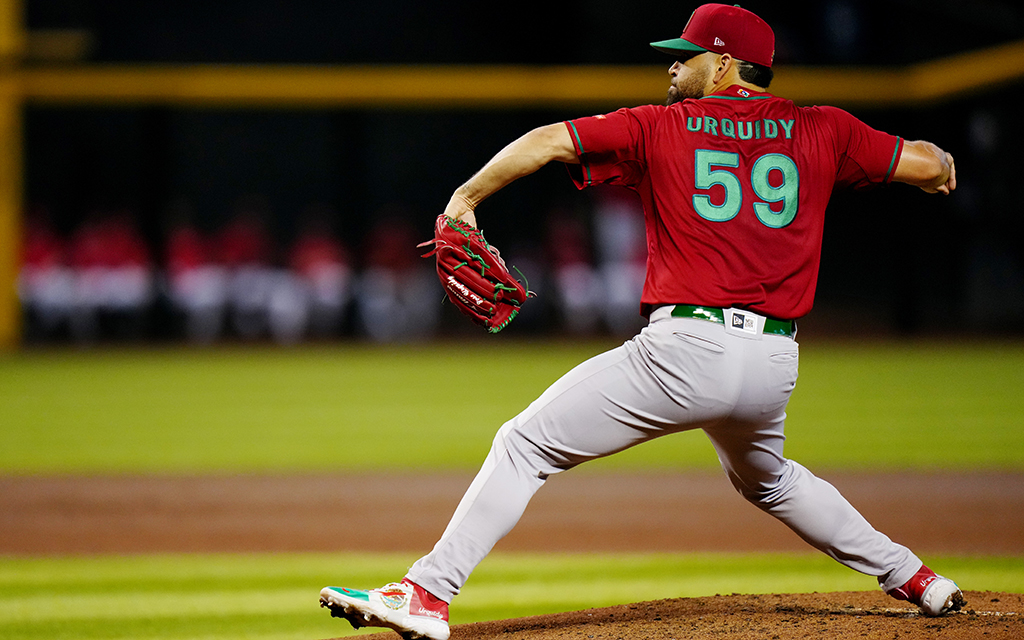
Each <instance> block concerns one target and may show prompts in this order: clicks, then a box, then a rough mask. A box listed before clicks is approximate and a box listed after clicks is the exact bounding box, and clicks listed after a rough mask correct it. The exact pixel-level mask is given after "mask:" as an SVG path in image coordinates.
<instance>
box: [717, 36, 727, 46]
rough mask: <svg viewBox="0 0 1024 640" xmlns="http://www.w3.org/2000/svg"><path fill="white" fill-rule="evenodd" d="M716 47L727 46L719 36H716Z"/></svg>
mask: <svg viewBox="0 0 1024 640" xmlns="http://www.w3.org/2000/svg"><path fill="white" fill-rule="evenodd" d="M715 46H716V47H724V46H725V42H723V41H722V39H721V38H719V37H718V36H715Z"/></svg>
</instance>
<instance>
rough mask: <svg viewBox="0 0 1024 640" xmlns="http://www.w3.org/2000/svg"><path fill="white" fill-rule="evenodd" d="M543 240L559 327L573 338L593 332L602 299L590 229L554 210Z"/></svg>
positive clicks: (565, 213)
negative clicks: (553, 285)
mask: <svg viewBox="0 0 1024 640" xmlns="http://www.w3.org/2000/svg"><path fill="white" fill-rule="evenodd" d="M546 240H547V245H548V249H547V253H548V263H549V265H550V268H551V272H552V280H553V281H554V284H555V297H556V302H555V304H556V305H557V306H558V315H559V319H560V321H561V323H562V326H563V327H565V329H566V331H568V332H569V333H571V334H574V335H582V334H589V333H594V332H595V331H596V330H597V328H598V325H599V323H600V319H601V313H602V312H601V309H600V307H601V306H602V305H603V304H604V299H603V295H602V291H601V282H600V280H599V279H598V276H597V271H596V270H595V269H594V265H593V261H592V256H591V250H590V230H589V229H588V228H587V225H586V224H584V222H583V220H581V219H580V218H579V216H576V215H574V214H573V213H572V212H571V211H567V210H565V209H562V208H557V209H555V210H553V211H552V212H551V214H550V215H549V216H548V220H547V238H546ZM633 312H634V314H635V313H636V305H635V304H634V305H633Z"/></svg>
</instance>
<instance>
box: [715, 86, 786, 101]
mask: <svg viewBox="0 0 1024 640" xmlns="http://www.w3.org/2000/svg"><path fill="white" fill-rule="evenodd" d="M771 97H773V96H772V95H771V94H770V93H767V92H764V91H755V90H753V89H748V88H746V87H744V86H743V85H739V84H732V85H729V86H728V87H726V88H724V89H722V90H721V91H716V92H715V93H712V94H709V95H706V96H704V97H703V98H701V100H707V99H708V98H719V99H723V100H763V99H765V98H771Z"/></svg>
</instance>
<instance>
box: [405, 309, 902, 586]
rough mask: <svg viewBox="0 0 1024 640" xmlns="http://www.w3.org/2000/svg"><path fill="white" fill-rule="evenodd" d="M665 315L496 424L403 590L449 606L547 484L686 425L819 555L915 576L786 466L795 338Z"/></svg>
mask: <svg viewBox="0 0 1024 640" xmlns="http://www.w3.org/2000/svg"><path fill="white" fill-rule="evenodd" d="M670 309H671V308H661V309H657V310H656V311H655V312H654V313H653V314H652V315H651V322H650V324H649V325H648V326H647V327H645V328H644V329H643V331H641V332H640V334H639V335H637V336H636V337H634V338H633V339H632V340H630V341H628V342H626V343H625V344H623V345H622V346H620V347H618V348H615V349H612V350H611V351H608V352H606V353H603V354H601V355H598V356H595V357H594V358H591V359H590V360H587V361H586V362H583V363H582V364H580V365H579V366H577V367H576V368H574V369H573V370H572V371H570V372H568V373H567V374H566V375H564V376H563V377H562V378H560V379H559V380H558V381H556V382H555V383H554V384H553V385H552V386H551V387H549V388H548V389H547V390H546V391H545V392H544V393H543V394H541V396H540V397H539V398H537V400H535V401H534V402H533V403H531V404H530V406H528V407H527V408H526V410H525V411H523V412H522V413H520V414H519V415H517V416H516V417H515V418H513V419H512V420H510V421H508V422H506V423H505V424H504V425H503V426H502V427H501V429H500V430H499V431H498V434H497V435H496V436H495V438H494V443H493V445H492V447H491V451H490V453H489V454H488V456H487V458H486V460H485V461H484V464H483V466H482V467H481V469H480V471H479V473H478V474H477V476H476V478H475V479H474V480H473V483H472V484H471V485H470V487H469V489H468V490H467V492H466V494H465V496H464V497H463V498H462V501H461V502H460V504H459V506H458V508H457V509H456V510H455V514H454V515H453V516H452V519H451V522H450V523H449V524H448V527H447V528H446V529H445V531H444V534H443V535H442V537H441V539H440V540H439V541H438V542H437V544H436V545H435V546H434V549H433V550H432V551H431V552H430V553H429V554H428V555H426V556H424V557H423V558H421V559H420V560H419V561H417V562H416V564H415V565H413V567H412V568H411V569H410V570H409V573H408V576H407V577H408V578H409V579H410V580H412V581H413V582H416V583H417V584H419V585H420V586H422V587H423V588H424V589H426V590H427V591H429V592H431V593H432V594H434V595H435V596H437V597H439V598H441V599H443V600H445V601H448V602H451V600H452V598H454V596H456V595H458V593H459V590H460V589H461V588H462V586H463V584H465V582H466V580H467V579H468V578H469V575H470V573H471V572H472V571H473V569H475V568H476V566H477V565H478V564H479V563H480V562H481V561H482V560H483V559H484V557H485V556H486V555H487V554H488V553H489V552H490V551H491V548H492V547H493V546H494V545H495V544H496V543H497V542H498V540H500V539H501V538H503V537H504V536H505V535H506V534H508V532H509V531H511V530H512V528H513V527H514V526H515V524H516V523H517V522H518V521H519V518H520V517H521V516H522V514H523V512H524V511H525V509H526V505H527V503H528V502H529V501H530V498H532V497H533V494H534V493H535V492H536V491H537V490H538V489H540V487H541V486H542V485H543V484H544V482H545V481H546V480H547V478H548V477H549V476H551V475H553V474H556V473H559V472H561V471H565V470H567V469H571V468H572V467H574V466H576V465H578V464H580V463H582V462H586V461H588V460H593V459H595V458H600V457H603V456H607V455H611V454H613V453H616V452H618V451H622V450H624V449H627V448H629V447H632V446H633V445H636V444H640V443H641V442H645V441H648V440H651V439H652V438H657V437H660V436H664V435H668V434H671V433H676V432H680V431H686V430H689V429H703V430H704V432H705V433H706V434H707V436H708V438H709V439H710V440H711V442H712V444H713V445H714V447H715V450H716V451H717V453H718V458H719V461H720V462H721V464H722V467H723V469H725V472H726V474H727V475H728V477H729V479H730V480H731V481H732V484H733V486H734V487H735V488H736V490H737V491H739V492H740V494H741V495H743V497H745V498H746V499H747V500H749V501H750V502H752V503H753V504H755V505H756V506H758V507H759V508H760V509H762V510H763V511H765V512H767V513H769V514H771V515H773V516H775V517H776V518H778V519H779V520H780V521H782V522H783V523H785V524H786V525H787V526H789V527H790V528H791V529H792V530H793V531H794V532H796V534H797V535H799V536H800V537H801V538H803V539H804V540H805V541H807V542H808V543H809V544H810V545H811V546H813V547H815V548H816V549H819V550H821V551H823V552H824V553H826V554H828V555H829V556H831V557H832V558H834V559H835V560H837V561H839V562H841V563H842V564H844V565H846V566H848V567H850V568H851V569H854V570H856V571H860V572H861V573H865V574H868V575H872V576H876V577H877V578H878V582H879V584H880V585H881V587H882V588H883V589H884V590H886V591H888V590H890V589H893V588H896V587H899V586H902V585H903V584H904V583H905V582H906V581H907V580H909V579H910V578H911V577H912V576H913V575H914V573H916V572H917V570H918V569H920V568H921V561H920V560H919V559H918V558H917V557H916V556H915V555H914V554H913V553H911V552H910V550H909V549H907V548H906V547H904V546H901V545H898V544H896V543H894V542H892V541H891V540H890V539H889V538H888V537H886V536H885V535H883V534H882V533H880V532H878V531H876V530H875V529H874V528H873V527H872V526H871V525H870V524H869V523H868V522H867V520H865V519H864V517H863V516H861V515H860V513H858V512H857V510H856V509H854V507H853V506H852V505H850V503H849V502H847V500H846V499H845V498H843V496H842V495H840V493H839V492H838V491H837V490H836V489H835V488H834V487H833V486H832V485H831V484H829V483H827V482H825V481H824V480H821V479H820V478H817V477H815V476H814V475H813V474H812V473H811V472H810V471H808V470H807V469H805V468H804V467H802V466H801V465H799V464H797V463H796V462H793V461H792V460H787V459H786V458H785V457H783V454H782V449H783V441H784V440H785V435H784V424H785V418H786V412H785V409H786V404H787V402H788V401H789V397H790V394H791V393H792V392H793V389H794V387H795V385H796V378H797V364H798V360H799V347H798V345H797V343H796V341H795V340H793V339H791V338H789V337H785V336H776V335H762V334H760V333H757V334H755V335H751V334H747V333H744V332H741V331H739V330H735V329H732V328H727V327H726V326H724V325H721V324H715V323H713V322H708V321H706V320H700V319H692V318H676V317H673V316H672V315H671V311H670Z"/></svg>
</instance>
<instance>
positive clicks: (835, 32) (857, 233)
mask: <svg viewBox="0 0 1024 640" xmlns="http://www.w3.org/2000/svg"><path fill="white" fill-rule="evenodd" d="M695 6H696V3H691V4H686V3H678V2H664V1H660V0H656V1H644V2H638V3H631V4H630V5H629V6H628V7H627V6H626V5H625V4H623V3H621V2H608V1H607V0H589V1H587V2H578V1H565V2H558V3H551V2H546V3H541V2H533V1H526V2H517V3H505V4H501V5H490V4H489V3H480V2H446V3H420V2H414V1H411V0H378V1H376V2H372V3H365V2H350V1H346V0H334V1H331V2H327V1H325V0H289V1H287V2H285V1H283V0H245V1H244V2H241V1H238V0H220V1H218V2H200V1H197V0H178V1H176V2H135V1H129V0H20V1H12V0H5V1H4V2H2V3H0V10H2V12H3V18H4V20H5V24H4V25H3V26H2V30H3V31H2V33H0V40H2V41H3V43H5V44H4V46H3V48H2V53H3V61H2V65H0V88H2V89H3V90H2V91H0V99H2V100H3V109H4V111H3V113H4V114H5V115H4V120H3V122H4V126H5V127H6V129H5V131H6V133H5V134H4V135H5V145H6V146H7V149H5V150H4V151H3V153H4V155H5V158H4V163H5V164H4V166H7V167H8V168H7V169H6V170H5V171H4V174H5V177H6V178H8V180H10V179H13V180H14V181H15V182H16V183H20V187H19V184H14V185H11V184H8V185H6V186H4V188H5V189H7V190H8V192H9V194H8V196H7V197H8V199H9V200H10V199H11V198H13V199H14V203H13V204H12V205H10V206H9V207H8V208H12V207H13V208H14V209H16V211H7V212H6V213H5V215H6V216H7V217H8V218H10V220H7V221H6V222H5V227H4V228H5V229H9V230H10V231H7V232H4V233H3V235H4V237H3V240H4V244H7V245H8V247H9V249H8V252H9V253H11V255H12V256H13V258H12V259H14V260H16V261H17V263H18V265H17V268H16V269H15V270H14V271H15V273H14V274H13V275H12V276H10V277H7V278H6V280H9V281H10V282H4V283H3V284H2V286H3V287H4V288H5V290H10V289H9V288H8V285H15V286H16V287H17V296H16V297H17V305H16V312H15V314H14V317H13V319H11V320H9V321H5V324H6V325H7V333H9V334H10V338H9V339H7V340H6V342H7V343H10V344H25V345H54V344H56V345H68V344H97V343H125V342H147V343H148V342H191V343H196V344H214V343H223V342H239V341H252V342H275V343H281V344H295V343H303V342H309V341H316V340H338V339H351V338H355V339H365V340H371V341H376V342H396V341H409V340H425V339H430V338H433V337H438V336H450V335H464V334H470V333H476V332H478V329H476V328H475V327H472V326H471V325H469V323H468V322H466V321H465V320H464V319H462V318H461V317H459V316H458V314H457V312H455V311H454V310H453V309H452V307H451V305H442V304H441V295H442V294H441V289H440V287H439V286H438V285H437V282H436V279H435V277H434V275H433V270H432V262H430V261H427V260H422V259H420V258H419V251H418V250H417V249H416V247H415V245H416V243H418V242H420V241H423V240H426V239H428V238H430V237H431V236H432V224H433V219H434V217H435V216H436V215H437V214H438V213H440V212H441V211H442V209H443V207H444V205H445V204H446V203H447V200H448V197H449V195H450V193H451V192H452V190H453V189H454V188H455V187H457V186H458V185H459V184H461V182H463V181H464V180H465V179H466V178H467V177H468V176H469V175H471V174H472V173H473V172H474V171H475V170H476V169H478V168H479V167H480V166H481V165H482V164H483V163H484V162H486V160H487V159H489V158H490V157H491V156H492V155H493V154H494V153H495V152H497V151H498V150H499V149H500V148H501V147H502V146H504V145H505V144H506V143H508V142H509V141H511V140H512V139H514V138H515V137H517V136H519V135H520V134H522V133H524V132H525V131H527V130H528V129H530V128H532V127H535V126H539V125H542V124H548V123H550V122H555V121H559V120H565V119H570V118H574V117H579V116H584V115H591V114H593V113H599V112H604V111H610V110H613V109H615V108H619V107H627V106H635V105H637V104H642V103H661V102H662V101H663V99H664V95H665V89H666V88H667V80H668V77H667V75H666V73H665V71H666V70H667V68H668V66H669V63H670V62H671V61H670V60H669V59H668V58H667V57H664V56H662V55H661V54H658V53H657V52H655V51H654V50H653V49H651V48H650V47H649V46H648V45H647V43H648V42H650V41H653V40H661V39H666V38H670V37H675V36H677V35H679V32H680V31H681V30H682V27H683V25H684V24H685V21H686V19H687V18H688V16H689V14H690V12H691V11H692V9H693V8H694V7H695ZM744 6H745V7H747V8H749V9H751V10H753V11H755V12H757V13H758V14H760V15H761V16H762V17H764V18H765V19H766V20H767V21H768V22H769V23H770V24H771V25H772V26H773V28H774V30H775V33H776V37H777V52H776V78H777V80H776V83H774V84H773V86H772V89H773V90H774V91H775V92H776V93H777V94H778V95H782V96H784V97H790V98H793V99H794V100H796V101H797V102H799V103H801V104H810V103H831V104H836V105H838V106H842V107H844V108H847V109H848V110H850V111H851V112H853V113H854V114H855V115H857V116H858V117H860V118H861V119H863V120H864V121H866V122H867V123H869V124H870V125H872V126H874V127H875V128H878V129H881V130H885V131H888V132H890V133H893V134H897V135H901V136H903V137H905V138H908V139H918V138H923V139H928V140H931V141H934V142H936V143H938V144H939V145H940V146H942V147H944V148H946V149H947V150H949V151H951V152H952V153H953V154H954V156H955V157H956V160H957V169H958V190H957V192H956V193H955V195H954V196H952V197H949V198H940V197H937V196H925V195H924V194H922V193H920V192H919V191H917V190H915V189H911V188H909V187H905V186H903V185H895V186H892V187H888V188H885V189H882V190H879V191H875V192H858V193H841V194H836V196H835V197H834V198H833V203H832V206H831V208H830V211H829V214H828V215H829V222H828V225H827V227H826V229H827V231H826V235H825V245H824V257H823V262H822V269H821V275H820V280H819V288H818V297H817V305H816V308H815V310H814V311H813V312H812V314H811V316H809V317H808V318H807V320H806V322H805V323H804V324H802V325H801V331H802V332H803V331H812V332H813V331H820V332H823V333H825V332H833V331H834V332H837V333H841V334H845V335H849V334H851V333H854V334H862V333H870V334H873V335H877V334H881V335H900V336H930V335H958V336H963V335H975V334H977V335H993V334H996V335H1015V336H1020V335H1022V334H1024V242H1022V240H1024V233H1022V226H1024V222H1022V220H1024V205H1022V204H1021V199H1020V197H1019V196H1017V195H1015V193H1014V192H1013V188H1012V186H1013V184H1014V182H1015V181H1016V180H1018V179H1019V178H1018V176H1019V174H1020V171H1021V168H1022V166H1024V163H1022V161H1021V159H1020V157H1019V154H1018V149H1020V148H1021V147H1022V142H1024V140H1022V138H1024V127H1022V125H1021V122H1020V119H1021V107H1020V105H1021V98H1022V97H1024V48H1022V47H1021V41H1022V40H1024V7H1022V6H1021V4H1020V3H1019V2H1016V1H1009V0H1006V1H988V0H972V1H970V2H968V1H965V0H886V1H884V2H883V1H878V0H822V1H817V2H753V1H752V2H746V3H744ZM549 72H550V74H549ZM517 74H518V75H517ZM546 74H548V75H546ZM551 74H553V75H551ZM624 77H625V78H626V79H627V80H628V79H629V78H632V83H630V82H628V81H627V82H623V78H624ZM552 78H554V81H553V82H550V81H551V79H552ZM544 79H547V81H549V83H550V84H555V85H561V90H562V93H559V91H558V88H557V87H556V88H555V89H552V88H551V87H549V86H547V85H542V84H538V83H540V82H541V81H542V80H544ZM357 81H358V82H357ZM613 81H614V82H613ZM201 82H205V84H201ZM616 83H617V84H616ZM613 85H614V86H613ZM367 87H369V88H368V89H367ZM536 87H541V88H540V89H539V90H535V89H536ZM577 87H578V88H579V89H578V90H577ZM566 93H569V94H570V95H568V96H567V95H566ZM524 96H525V97H524ZM12 193H13V194H14V195H13V196H12V195H10V194H12ZM480 219H481V225H482V227H483V228H484V229H485V231H486V233H487V237H488V239H489V240H491V241H492V242H493V243H495V244H496V245H498V246H499V247H500V248H501V249H502V251H503V254H504V255H505V257H506V259H507V260H508V261H510V262H511V263H513V264H514V265H516V266H517V267H518V268H519V269H520V270H521V271H522V272H523V274H524V275H525V277H526V278H527V279H528V282H529V286H530V288H531V289H533V290H534V291H536V292H537V293H538V294H539V296H538V297H537V298H536V299H534V300H532V301H531V302H530V303H529V304H528V305H527V306H526V308H525V310H524V312H523V314H522V315H521V316H520V318H518V319H517V320H516V321H515V322H514V323H512V325H511V326H510V328H509V329H508V331H509V332H510V333H513V334H522V335H553V334H566V335H581V336H584V335H609V334H611V335H619V334H621V335H624V336H628V335H631V334H632V332H633V331H635V330H636V329H637V328H638V327H639V326H641V322H642V320H641V319H640V318H639V316H638V300H639V290H640V286H641V284H642V279H643V264H644V259H645V255H644V251H645V248H644V239H643V228H642V214H641V212H640V211H639V209H638V204H637V201H636V200H635V198H632V197H630V194H628V193H625V192H621V191H617V190H602V189H590V190H586V191H584V192H577V191H576V190H575V188H574V187H573V186H572V184H571V182H570V181H569V179H568V177H567V175H566V173H565V171H564V169H563V168H561V167H560V166H549V167H546V168H545V169H544V170H542V171H541V172H539V173H538V174H537V175H535V176H532V177H530V178H528V179H526V180H524V181H520V182H519V183H516V184H514V185H512V186H511V187H509V188H508V189H506V190H505V191H503V192H502V193H500V194H498V195H497V196H495V197H494V198H492V199H491V200H490V201H488V202H487V203H486V204H485V205H484V206H483V207H481V209H480ZM12 221H13V222H12ZM8 236H9V237H8ZM10 247H17V249H16V250H12V249H10ZM0 271H2V270H0ZM11 288H13V287H11Z"/></svg>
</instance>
